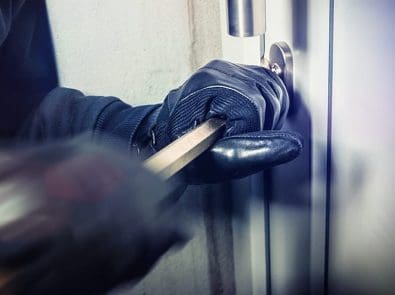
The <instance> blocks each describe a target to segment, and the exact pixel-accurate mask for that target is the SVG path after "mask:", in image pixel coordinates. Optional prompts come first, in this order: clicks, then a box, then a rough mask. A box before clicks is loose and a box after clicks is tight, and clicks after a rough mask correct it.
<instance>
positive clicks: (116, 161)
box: [0, 142, 187, 294]
mask: <svg viewBox="0 0 395 295" xmlns="http://www.w3.org/2000/svg"><path fill="white" fill-rule="evenodd" d="M0 155H1V154H0ZM0 163H1V165H0V167H1V168H0V186H1V188H2V190H1V191H0V212H1V214H2V215H1V221H0V270H3V274H4V270H10V269H11V270H12V273H13V272H14V271H16V272H15V273H13V274H12V275H11V280H10V281H8V283H7V284H6V286H3V288H1V287H0V293H1V294H101V293H104V292H105V291H107V290H109V289H110V288H113V287H114V286H116V285H118V284H120V283H122V282H126V281H131V280H136V279H138V278H141V277H142V276H143V275H144V274H146V273H147V272H148V271H149V269H150V268H151V266H152V265H153V264H154V263H155V262H156V261H157V260H158V259H159V258H160V256H161V255H162V254H164V253H165V252H166V251H167V250H168V249H170V248H171V247H173V246H175V245H178V244H180V243H183V242H185V241H186V239H187V235H186V231H185V230H184V228H183V227H184V225H185V222H180V220H179V218H178V217H179V214H178V211H177V207H176V204H175V203H173V202H172V201H170V200H169V199H168V198H167V196H168V195H169V194H170V193H171V192H172V188H171V187H170V186H169V185H168V184H165V183H163V182H161V181H160V180H159V179H158V178H156V177H155V176H153V175H152V174H151V173H149V172H148V171H146V170H145V169H143V168H142V167H141V166H140V165H138V164H137V163H136V162H134V161H132V160H131V159H129V158H126V157H123V156H120V155H119V154H117V153H115V152H113V151H111V150H108V149H106V148H102V147H97V146H92V145H90V144H86V143H80V142H68V143H65V142H62V143H60V144H54V145H49V146H47V147H44V148H38V149H33V150H29V151H27V152H26V151H23V152H17V153H14V154H12V155H8V156H7V157H6V158H4V157H3V158H0ZM1 279H2V277H1V271H0V282H1ZM3 292H4V293H3Z"/></svg>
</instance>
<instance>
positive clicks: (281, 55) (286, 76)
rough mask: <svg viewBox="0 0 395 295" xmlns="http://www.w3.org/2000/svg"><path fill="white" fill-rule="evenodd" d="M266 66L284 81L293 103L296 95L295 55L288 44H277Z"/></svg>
mask: <svg viewBox="0 0 395 295" xmlns="http://www.w3.org/2000/svg"><path fill="white" fill-rule="evenodd" d="M266 66H268V67H269V68H270V69H271V70H272V71H273V72H274V73H276V74H277V75H279V76H280V78H281V79H282V80H283V82H284V84H285V87H286V88H287V91H288V95H289V99H290V101H291V102H292V97H293V93H294V83H293V55H292V51H291V48H290V47H289V46H288V44H287V43H286V42H276V43H274V44H273V45H272V46H271V47H270V51H269V61H268V62H266Z"/></svg>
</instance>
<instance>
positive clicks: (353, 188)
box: [328, 0, 395, 294]
mask: <svg viewBox="0 0 395 295" xmlns="http://www.w3.org/2000/svg"><path fill="white" fill-rule="evenodd" d="M334 24H335V26H334V68H333V69H334V72H333V133H332V142H333V190H332V202H331V215H330V218H331V219H330V220H331V222H330V239H329V250H330V251H329V260H328V262H329V291H330V293H331V294H355V293H358V294H393V292H394V290H395V280H394V275H395V230H394V227H393V224H394V216H395V198H394V197H395V193H394V191H395V184H394V180H395V168H394V164H395V161H394V152H393V151H394V148H395V137H394V136H395V123H394V119H393V117H394V111H395V99H394V91H393V83H394V78H395V59H394V52H395V34H394V33H393V28H394V27H395V3H394V1H391V0H381V1H369V0H363V1H361V0H349V1H335V9H334Z"/></svg>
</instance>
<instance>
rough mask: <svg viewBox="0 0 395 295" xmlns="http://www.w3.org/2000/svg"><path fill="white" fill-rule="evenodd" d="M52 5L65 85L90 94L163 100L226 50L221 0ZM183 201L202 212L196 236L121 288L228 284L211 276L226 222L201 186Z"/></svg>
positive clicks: (185, 289)
mask: <svg viewBox="0 0 395 295" xmlns="http://www.w3.org/2000/svg"><path fill="white" fill-rule="evenodd" d="M47 5H48V8H49V14H50V21H51V25H52V33H53V37H54V41H55V50H56V59H57V63H58V69H59V75H60V81H61V84H62V85H63V86H66V87H72V88H77V89H80V90H82V91H84V92H85V93H87V94H96V95H112V96H117V97H120V98H122V99H123V100H124V101H127V102H129V103H130V104H134V105H136V104H150V103H157V102H160V101H162V100H163V99H164V97H165V96H166V94H167V93H168V92H169V90H171V89H173V88H176V87H178V86H179V85H180V84H181V83H182V82H183V81H184V80H186V79H187V78H188V77H189V75H190V74H191V73H192V72H193V71H194V70H196V69H197V68H198V67H200V66H202V65H204V64H205V63H207V62H208V61H209V60H211V59H214V58H220V57H221V56H222V50H221V28H220V13H219V3H218V2H217V1H212V0H199V1H196V0H188V1H186V0H161V1H147V0H133V1H130V0H112V1H106V0H84V1H78V0H67V1H64V0H47ZM181 203H182V205H183V207H184V208H185V210H186V211H191V210H193V211H194V212H195V213H194V214H195V215H194V218H193V219H194V220H195V221H194V222H195V236H194V238H193V240H192V241H190V242H189V243H188V245H187V246H186V247H184V248H183V249H182V250H181V251H177V252H176V251H174V252H171V253H169V254H167V255H166V256H165V257H164V258H163V259H162V260H161V262H160V263H159V264H158V265H156V267H155V268H154V269H153V271H152V272H151V273H150V274H149V275H148V276H147V277H146V278H145V279H144V280H143V281H141V282H140V283H139V284H137V285H136V286H135V287H134V288H132V289H130V288H127V289H125V290H121V291H120V293H122V294H123V293H127V294H164V295H166V294H196V295H198V294H210V292H212V291H211V290H215V289H216V288H217V289H218V288H222V287H221V284H220V283H219V282H216V281H218V276H216V275H212V273H213V269H214V268H215V269H216V270H218V271H216V272H215V273H219V270H220V267H217V266H216V265H214V264H213V261H214V260H215V259H216V258H217V257H216V256H215V257H214V258H213V257H211V258H210V257H209V255H210V253H209V252H210V251H209V250H208V247H209V244H207V243H208V240H210V239H211V238H210V237H212V236H213V234H212V233H211V236H210V234H209V233H208V232H210V231H211V232H212V230H211V229H212V227H213V226H214V225H213V224H216V222H217V221H218V222H219V223H218V225H217V228H218V229H219V230H222V228H224V227H222V226H220V224H221V223H220V222H221V220H219V219H217V218H215V217H213V216H209V215H210V214H212V213H207V208H206V209H205V206H206V207H207V206H208V205H207V196H204V194H202V193H201V191H200V189H199V188H191V189H189V192H187V193H186V194H185V195H184V196H183V198H182V200H181ZM209 207H211V206H209ZM188 222H192V221H188ZM215 235H217V234H215ZM211 240H212V239H211ZM230 247H231V245H230ZM219 256H221V255H219ZM221 257H222V256H221ZM226 260H227V261H228V260H229V259H226ZM229 261H231V260H229ZM227 269H229V267H227ZM210 274H211V276H210ZM225 274H226V273H223V272H221V274H220V275H219V276H224V275H225ZM226 285H228V286H230V288H232V284H226ZM224 288H225V291H226V290H228V289H226V288H227V286H225V287H224Z"/></svg>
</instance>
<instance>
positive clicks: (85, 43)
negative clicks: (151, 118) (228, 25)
mask: <svg viewBox="0 0 395 295" xmlns="http://www.w3.org/2000/svg"><path fill="white" fill-rule="evenodd" d="M47 5H48V8H49V13H50V20H51V25H52V31H53V36H54V40H55V49H56V58H57V63H58V68H59V72H60V80H61V84H62V85H63V86H67V87H72V88H77V89H80V90H83V91H85V92H86V93H90V94H96V95H113V96H118V97H120V98H122V99H123V100H125V101H127V102H129V103H132V104H144V103H152V102H160V101H161V100H163V98H164V97H165V96H166V94H167V92H168V91H169V90H171V89H173V88H176V87H178V86H179V85H180V84H181V83H182V82H183V81H184V80H186V79H187V78H188V76H189V75H190V74H191V73H192V72H193V70H195V69H196V68H197V67H199V66H201V65H203V64H204V63H205V62H207V61H208V60H210V59H213V58H218V57H220V56H221V47H220V44H221V43H220V30H219V12H218V3H216V1H185V0H163V1H145V0H136V1H129V0H114V1H104V0H85V1H78V0H69V1H63V0H48V1H47Z"/></svg>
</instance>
